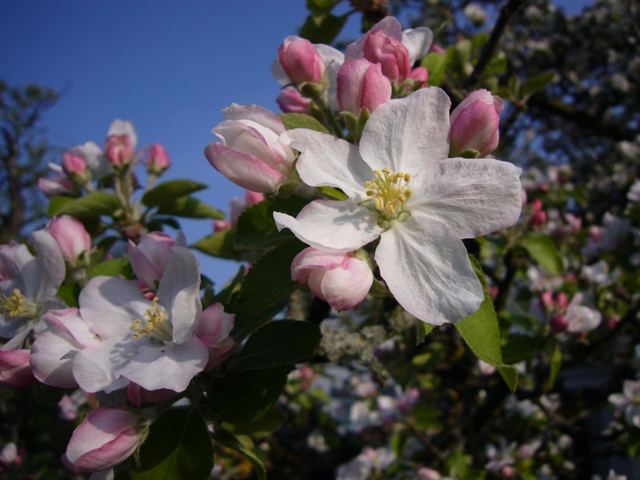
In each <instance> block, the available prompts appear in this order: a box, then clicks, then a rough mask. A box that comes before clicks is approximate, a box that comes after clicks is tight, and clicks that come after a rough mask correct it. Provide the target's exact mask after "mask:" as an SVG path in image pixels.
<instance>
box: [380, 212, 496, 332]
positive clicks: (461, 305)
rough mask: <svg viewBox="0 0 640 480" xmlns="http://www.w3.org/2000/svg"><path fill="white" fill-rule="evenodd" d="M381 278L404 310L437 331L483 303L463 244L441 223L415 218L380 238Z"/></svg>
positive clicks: (481, 292) (399, 223)
mask: <svg viewBox="0 0 640 480" xmlns="http://www.w3.org/2000/svg"><path fill="white" fill-rule="evenodd" d="M375 259H376V262H377V264H378V266H379V267H380V275H381V276H382V278H383V279H384V280H385V282H387V286H388V287H389V290H390V291H391V293H392V294H393V296H394V297H395V299H396V300H397V301H398V303H399V304H400V305H402V307H403V308H404V309H405V310H406V311H408V312H409V313H411V314H412V315H414V316H416V317H417V318H418V319H420V320H422V321H424V322H427V323H430V324H432V325H440V324H443V323H445V322H454V323H455V322H458V321H459V320H462V319H463V318H465V317H467V316H468V315H471V314H472V313H474V312H475V311H476V310H478V308H479V307H480V303H482V300H483V298H484V294H483V290H482V285H481V284H480V281H479V280H478V277H477V276H476V274H475V272H474V271H473V268H472V267H471V263H470V262H469V257H468V256H467V251H466V249H465V248H464V245H463V243H462V241H460V240H459V239H458V238H456V237H455V236H454V235H453V234H452V233H451V231H450V230H449V229H447V227H446V226H445V225H444V224H442V223H440V222H438V221H433V220H428V219H423V218H416V216H415V215H412V216H410V217H409V218H408V219H407V220H406V221H405V222H395V223H394V224H393V225H392V227H391V229H390V230H388V231H386V232H385V233H383V234H382V236H381V237H380V244H379V245H378V248H377V249H376V254H375Z"/></svg>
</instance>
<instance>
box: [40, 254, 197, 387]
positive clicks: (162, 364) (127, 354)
mask: <svg viewBox="0 0 640 480" xmlns="http://www.w3.org/2000/svg"><path fill="white" fill-rule="evenodd" d="M199 290H200V268H199V265H198V261H197V259H196V257H195V256H194V254H193V253H192V252H191V251H190V250H189V249H187V248H185V247H180V246H174V247H173V249H172V250H171V252H170V255H169V260H168V262H167V264H166V266H165V269H164V273H163V275H162V278H161V279H160V282H159V285H158V290H157V297H155V298H153V299H152V300H149V299H148V298H146V297H145V296H144V295H143V293H142V292H141V291H140V289H139V288H138V285H137V284H136V282H135V281H128V280H124V279H122V278H116V277H102V276H98V277H94V278H92V279H91V280H90V281H89V282H88V283H87V285H86V286H85V287H84V288H83V289H82V291H81V292H80V297H79V300H78V303H79V309H67V310H58V311H51V312H49V313H48V315H47V317H46V320H47V322H48V323H49V324H50V325H51V329H50V330H48V331H46V332H44V333H43V334H41V335H40V336H39V337H38V338H37V339H36V341H35V342H34V345H33V347H32V356H31V364H32V366H33V370H34V375H35V376H36V378H38V380H40V381H41V382H43V383H47V384H50V385H55V386H65V385H69V383H72V382H77V384H78V385H79V386H80V387H81V388H82V389H83V390H85V391H87V392H91V393H93V392H97V391H101V390H104V391H112V390H115V389H117V388H122V387H124V386H125V385H126V383H127V380H129V381H132V382H135V383H137V384H138V385H140V386H141V387H142V388H144V389H146V390H159V389H168V390H173V391H175V392H181V391H183V390H184V389H186V388H187V386H188V385H189V382H190V381H191V379H192V378H193V377H194V376H195V375H197V374H198V373H200V372H201V371H202V370H203V369H204V367H205V366H206V364H207V360H208V352H207V348H206V347H205V345H203V343H202V342H201V341H200V340H199V339H198V338H197V337H196V336H195V330H196V328H197V326H198V321H199V318H200V312H201V309H202V306H201V304H200V298H199ZM104 319H108V320H109V321H108V322H107V321H105V320H104ZM160 372H161V373H162V374H161V375H160V374H159V373H160Z"/></svg>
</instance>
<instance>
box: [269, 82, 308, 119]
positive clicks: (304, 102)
mask: <svg viewBox="0 0 640 480" xmlns="http://www.w3.org/2000/svg"><path fill="white" fill-rule="evenodd" d="M276 102H278V106H279V107H280V109H281V110H282V111H283V112H285V113H309V111H310V110H311V100H310V99H309V98H307V97H303V96H302V94H301V93H300V92H299V91H298V90H297V89H295V88H294V87H285V88H283V89H282V91H281V92H280V95H278V98H277V99H276Z"/></svg>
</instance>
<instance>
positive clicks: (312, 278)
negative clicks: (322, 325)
mask: <svg viewBox="0 0 640 480" xmlns="http://www.w3.org/2000/svg"><path fill="white" fill-rule="evenodd" d="M291 278H292V279H293V280H294V281H296V282H298V283H306V284H307V285H308V286H309V289H310V290H311V293H313V294H314V295H315V296H316V297H318V298H320V299H322V300H324V301H326V302H327V303H328V304H329V305H331V307H332V308H334V309H335V310H338V311H340V310H347V309H349V308H353V307H355V306H356V305H358V304H359V303H360V302H362V300H364V297H365V296H366V295H367V293H368V292H369V289H370V288H371V285H372V283H373V273H372V272H371V269H370V268H369V265H368V264H367V262H365V261H363V260H360V259H358V258H355V257H354V256H353V254H352V253H345V252H332V251H327V250H318V249H316V248H313V247H308V248H305V249H304V250H303V251H301V252H300V253H299V254H298V255H296V257H295V258H294V259H293V263H292V264H291Z"/></svg>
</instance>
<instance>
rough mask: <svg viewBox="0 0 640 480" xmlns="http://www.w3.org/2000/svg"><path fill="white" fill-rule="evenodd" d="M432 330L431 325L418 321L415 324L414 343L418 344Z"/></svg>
mask: <svg viewBox="0 0 640 480" xmlns="http://www.w3.org/2000/svg"><path fill="white" fill-rule="evenodd" d="M432 330H433V325H431V324H429V323H425V322H421V321H418V323H417V324H416V345H420V344H421V343H422V342H424V339H425V338H427V335H429V334H430V333H431V331H432Z"/></svg>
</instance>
